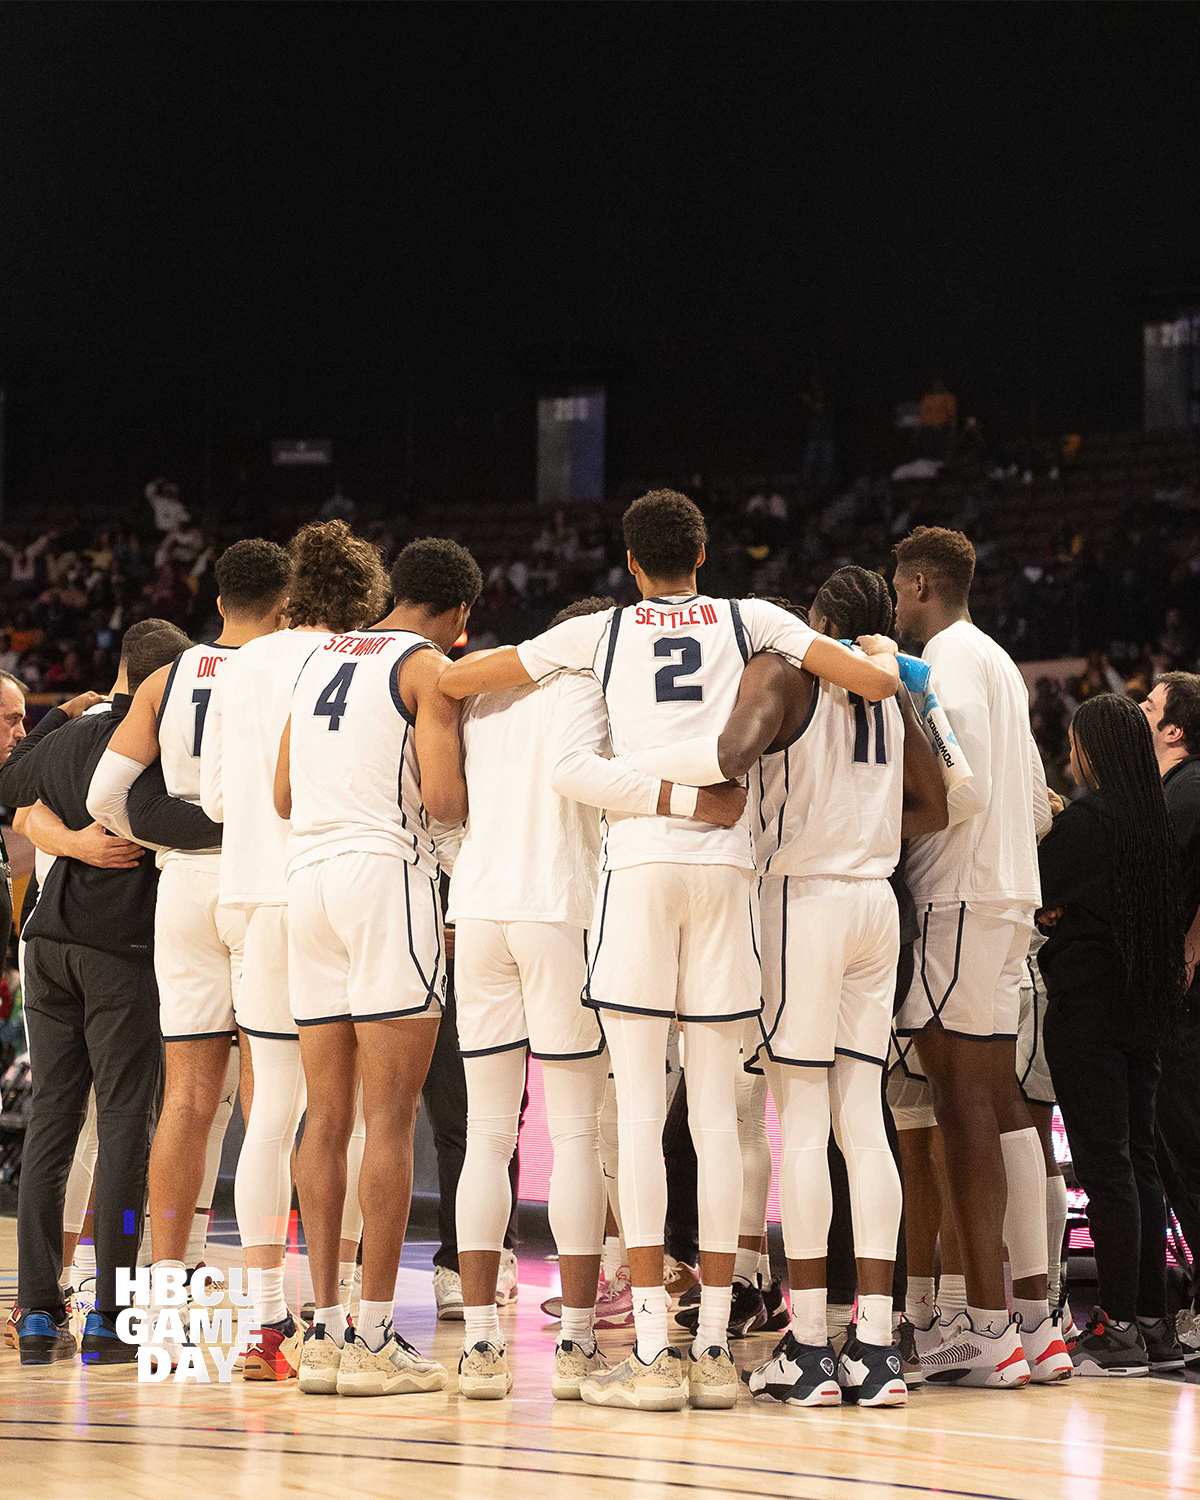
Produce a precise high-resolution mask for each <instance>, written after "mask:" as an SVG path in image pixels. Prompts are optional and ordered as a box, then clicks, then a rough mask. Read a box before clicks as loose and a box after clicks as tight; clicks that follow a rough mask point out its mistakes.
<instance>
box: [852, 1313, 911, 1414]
mask: <svg viewBox="0 0 1200 1500" xmlns="http://www.w3.org/2000/svg"><path fill="white" fill-rule="evenodd" d="M838 1383H839V1384H840V1385H841V1387H842V1400H843V1401H845V1402H846V1403H847V1404H848V1405H850V1406H906V1405H907V1404H908V1386H907V1385H906V1384H905V1383H904V1364H903V1361H902V1360H901V1358H900V1351H899V1349H897V1348H896V1346H895V1345H894V1344H864V1343H863V1341H862V1340H861V1339H860V1338H859V1336H858V1328H857V1326H856V1325H855V1324H854V1323H851V1325H850V1327H849V1329H848V1331H847V1335H846V1344H845V1347H844V1348H843V1350H842V1354H841V1358H840V1359H839V1360H838Z"/></svg>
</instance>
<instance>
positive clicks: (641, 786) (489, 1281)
mask: <svg viewBox="0 0 1200 1500" xmlns="http://www.w3.org/2000/svg"><path fill="white" fill-rule="evenodd" d="M612 608H614V604H613V601H612V600H611V599H584V600H581V601H580V602H579V603H578V604H574V605H572V606H571V607H570V608H569V609H566V610H563V611H562V612H561V613H560V614H559V615H558V616H556V618H555V619H554V620H553V621H552V622H551V624H552V627H553V626H554V625H557V624H560V623H562V621H564V620H570V619H577V618H580V617H582V616H585V615H594V614H596V613H597V612H599V611H601V610H611V609H612ZM462 740H463V750H464V769H465V774H466V780H467V792H468V796H469V800H470V806H471V814H470V817H469V819H468V821H467V829H466V835H465V837H464V839H463V843H462V849H461V851H460V853H459V855H458V859H457V862H456V863H455V866H454V877H453V880H452V882H451V885H450V914H451V917H452V919H453V921H454V924H455V931H456V949H455V982H456V996H457V1001H458V1034H459V1043H460V1046H461V1048H462V1055H463V1062H464V1066H465V1070H466V1078H467V1106H468V1116H467V1154H466V1160H465V1162H464V1164H463V1170H462V1176H461V1177H460V1179H459V1185H458V1208H457V1213H458V1251H459V1268H460V1272H461V1275H462V1284H463V1298H464V1304H465V1306H464V1318H465V1330H464V1339H463V1356H462V1360H461V1361H460V1363H459V1370H458V1387H459V1391H460V1393H461V1394H462V1395H464V1396H466V1397H468V1398H471V1399H489V1398H496V1399H498V1398H500V1397H503V1396H505V1395H507V1394H508V1392H509V1391H510V1390H511V1389H512V1374H511V1372H510V1370H509V1368H508V1363H507V1359H506V1356H505V1350H504V1345H503V1342H502V1339H501V1335H500V1320H499V1317H498V1315H497V1312H496V1302H495V1293H496V1275H497V1269H498V1266H499V1259H500V1250H501V1246H502V1243H503V1236H504V1229H505V1225H506V1224H507V1223H508V1215H509V1210H510V1207H511V1204H510V1196H509V1178H508V1164H509V1161H510V1160H511V1157H512V1153H513V1148H514V1146H515V1145H516V1139H517V1127H518V1121H519V1117H520V1110H521V1098H522V1095H523V1092H524V1089H525V1059H526V1054H527V1053H531V1054H532V1055H533V1056H534V1057H536V1058H538V1059H539V1060H540V1061H541V1064H542V1081H543V1086H544V1089H545V1094H546V1116H547V1125H548V1128H549V1132H550V1140H551V1143H552V1145H553V1149H554V1170H553V1175H552V1177H551V1182H550V1225H551V1229H552V1231H553V1233H554V1238H555V1243H556V1245H557V1247H558V1255H559V1269H560V1272H561V1275H562V1288H563V1295H562V1309H561V1321H562V1334H561V1337H560V1339H559V1341H558V1345H557V1347H556V1349H555V1354H554V1371H553V1377H552V1390H553V1393H554V1396H555V1397H556V1398H557V1399H559V1400H578V1399H579V1391H580V1386H581V1385H582V1383H583V1381H584V1379H585V1378H586V1377H587V1376H588V1375H589V1374H591V1373H592V1372H593V1371H596V1370H603V1369H606V1368H607V1366H606V1364H605V1362H604V1359H603V1356H602V1355H601V1354H600V1352H599V1350H598V1348H597V1345H596V1337H595V1320H596V1287H597V1280H598V1276H599V1270H600V1250H601V1241H602V1239H603V1235H604V1220H605V1188H604V1176H603V1172H602V1169H601V1160H600V1152H599V1148H600V1135H599V1114H600V1107H601V1101H602V1097H603V1094H604V1088H605V1083H606V1080H607V1073H608V1064H607V1059H606V1058H605V1057H604V1055H603V1054H604V1036H603V1033H602V1032H601V1030H600V1024H599V1021H598V1019H597V1017H596V1014H595V1012H594V1011H592V1010H588V1009H586V1008H584V1007H583V1006H581V1005H580V1003H579V995H580V991H581V990H582V988H583V985H584V982H585V980H586V977H587V925H588V923H589V922H590V921H591V919H592V914H593V911H594V909H595V900H596V882H597V875H598V872H599V856H600V819H599V816H598V814H597V813H596V812H595V810H594V808H593V807H591V806H585V805H583V804H582V803H581V802H578V801H573V800H569V799H568V798H567V797H564V796H560V795H559V794H558V792H557V791H556V790H555V787H554V784H553V772H554V768H555V766H556V763H557V762H558V760H559V759H560V754H561V752H562V750H563V749H569V750H571V751H575V752H578V751H580V750H585V751H587V750H590V751H594V752H595V754H594V755H589V756H586V762H587V764H588V767H589V769H590V771H591V775H592V781H591V786H590V793H591V795H590V798H589V800H592V801H594V802H595V803H596V804H603V806H604V807H605V808H606V809H607V810H608V813H609V815H610V816H612V815H614V814H619V813H626V814H637V813H647V812H652V811H653V812H657V811H659V810H660V809H661V811H662V812H664V813H666V814H668V815H669V811H670V799H671V791H672V788H671V786H670V784H669V783H666V784H664V783H662V782H661V781H660V780H659V778H658V777H655V776H648V775H644V774H642V773H639V772H636V771H625V770H621V769H618V767H617V765H616V763H615V762H613V761H611V760H607V759H605V758H604V753H605V752H606V751H607V748H608V722H607V717H606V714H605V708H604V699H603V696H602V694H601V693H600V690H599V688H598V686H597V684H596V682H595V679H594V678H592V677H590V676H589V677H585V676H583V675H580V674H571V673H559V674H558V675H557V676H556V677H554V678H553V679H552V680H551V681H550V682H549V683H548V684H547V685H546V686H545V687H544V688H541V689H537V688H534V687H532V686H528V687H525V688H515V689H513V690H512V691H510V692H508V693H503V694H491V695H489V696H486V697H483V698H477V699H474V700H473V701H472V702H471V703H470V704H469V705H468V706H467V708H466V709H465V710H464V712H463V718H462ZM597 779H598V780H599V782H600V785H599V786H597V784H596V782H597ZM701 799H702V805H701V806H700V807H699V808H698V812H699V813H703V814H704V815H705V816H706V817H707V818H708V819H710V820H711V821H713V822H725V821H728V822H733V821H735V820H736V819H737V817H738V816H739V815H740V814H741V811H742V808H743V806H744V804H745V794H744V792H743V791H742V790H741V788H729V789H722V790H720V791H714V792H703V793H701ZM726 807H727V808H728V814H727V816H726V814H725V812H724V809H725V808H726ZM501 850H502V851H504V858H503V860H501V859H499V858H498V857H497V853H498V851H501ZM514 871H516V872H520V879H519V880H516V881H515V880H514V878H513V876H514Z"/></svg>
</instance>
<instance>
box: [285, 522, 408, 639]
mask: <svg viewBox="0 0 1200 1500" xmlns="http://www.w3.org/2000/svg"><path fill="white" fill-rule="evenodd" d="M287 550H288V555H289V557H290V558H291V563H292V576H291V580H290V582H289V584H288V620H289V621H290V623H291V624H292V625H303V626H308V627H310V628H312V627H318V628H324V629H326V630H332V631H334V632H335V633H336V634H338V635H341V634H343V633H344V632H345V631H347V630H361V629H362V627H363V626H364V625H369V624H370V623H371V622H372V621H374V620H378V619H379V618H380V616H381V615H382V614H383V607H384V603H385V602H386V600H387V574H386V573H385V572H384V571H383V562H382V560H381V558H380V556H379V549H378V548H377V547H373V546H372V545H371V543H370V542H366V541H364V540H363V539H362V537H360V536H355V535H354V533H353V532H352V531H351V530H350V528H349V526H347V525H346V523H345V521H310V522H309V523H308V525H307V526H301V528H300V530H299V531H298V532H297V533H296V535H295V536H294V537H293V538H292V539H291V541H290V542H289V543H288V548H287Z"/></svg>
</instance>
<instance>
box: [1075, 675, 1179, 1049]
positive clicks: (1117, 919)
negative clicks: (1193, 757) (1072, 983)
mask: <svg viewBox="0 0 1200 1500" xmlns="http://www.w3.org/2000/svg"><path fill="white" fill-rule="evenodd" d="M1071 728H1072V730H1073V731H1074V734H1075V741H1076V744H1077V745H1078V747H1079V750H1080V751H1081V752H1082V754H1083V756H1084V757H1085V758H1086V760H1087V763H1088V765H1089V766H1090V767H1091V770H1092V773H1093V775H1094V776H1095V779H1096V783H1097V785H1098V786H1099V787H1100V788H1101V789H1102V791H1103V792H1104V793H1105V794H1106V795H1105V796H1104V798H1103V801H1102V803H1101V804H1100V806H1101V811H1102V816H1103V820H1104V825H1105V832H1106V835H1107V838H1108V849H1109V860H1108V880H1109V890H1110V893H1111V899H1112V909H1113V922H1114V927H1115V932H1114V936H1115V938H1116V941H1117V945H1118V947H1119V948H1120V950H1121V959H1122V962H1123V963H1124V966H1125V975H1126V979H1127V981H1128V986H1129V991H1130V993H1131V994H1135V995H1137V996H1138V998H1139V1004H1140V1005H1142V1006H1143V1007H1144V1009H1145V1012H1146V1016H1147V1020H1148V1021H1149V1023H1150V1025H1151V1026H1152V1027H1154V1028H1155V1029H1156V1030H1158V1031H1159V1033H1160V1034H1162V1033H1163V1032H1164V1031H1166V1030H1167V1029H1169V1027H1170V1025H1171V1023H1172V1022H1173V1020H1174V1019H1175V1016H1176V1014H1177V1012H1178V1008H1179V1005H1180V1002H1181V1001H1182V998H1183V993H1184V989H1185V987H1186V976H1185V971H1184V965H1183V931H1184V915H1183V912H1182V910H1181V905H1180V875H1179V845H1178V843H1177V842H1176V839H1175V831H1174V828H1173V827H1172V825H1171V819H1170V814H1169V813H1168V812H1167V803H1166V798H1165V797H1164V796H1163V789H1162V781H1161V779H1160V777H1159V772H1158V761H1157V760H1156V759H1155V756H1154V740H1153V739H1152V737H1151V734H1150V725H1149V722H1148V721H1147V719H1146V715H1145V714H1144V713H1143V712H1142V710H1141V709H1140V708H1139V707H1138V706H1137V704H1136V703H1134V701H1133V700H1132V699H1131V698H1123V697H1121V696H1120V695H1119V694H1117V693H1097V694H1096V696H1095V697H1094V698H1089V699H1088V700H1087V701H1086V702H1085V703H1081V704H1080V705H1079V707H1078V708H1077V709H1076V711H1075V717H1074V718H1073V719H1072V720H1071Z"/></svg>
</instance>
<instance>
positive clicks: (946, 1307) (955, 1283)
mask: <svg viewBox="0 0 1200 1500" xmlns="http://www.w3.org/2000/svg"><path fill="white" fill-rule="evenodd" d="M937 1305H938V1306H939V1307H940V1308H941V1310H942V1321H943V1322H945V1323H949V1322H951V1321H952V1320H953V1319H954V1318H956V1317H958V1315H959V1313H960V1312H962V1310H963V1308H964V1307H966V1305H967V1278H966V1277H965V1276H954V1275H950V1276H943V1277H942V1280H941V1283H940V1284H939V1286H938V1293H937Z"/></svg>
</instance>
